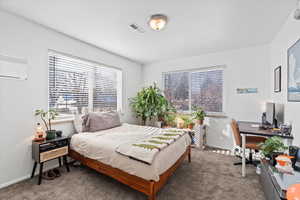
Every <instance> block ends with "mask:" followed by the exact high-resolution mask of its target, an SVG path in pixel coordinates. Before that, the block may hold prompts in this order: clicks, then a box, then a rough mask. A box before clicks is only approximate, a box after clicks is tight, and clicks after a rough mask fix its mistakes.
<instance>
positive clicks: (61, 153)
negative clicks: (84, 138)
mask: <svg viewBox="0 0 300 200" xmlns="http://www.w3.org/2000/svg"><path fill="white" fill-rule="evenodd" d="M69 141H70V137H58V138H55V139H53V140H45V141H41V142H35V141H33V142H32V158H33V160H34V165H33V169H32V173H31V178H33V177H34V174H35V170H36V167H37V165H38V164H40V172H39V179H38V185H40V184H41V182H42V174H43V167H44V163H45V162H47V161H50V160H53V159H58V161H59V166H61V158H63V162H64V165H65V166H66V169H67V171H68V172H69V171H70V169H69V166H68V162H67V155H68V154H69Z"/></svg>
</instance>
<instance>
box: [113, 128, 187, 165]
mask: <svg viewBox="0 0 300 200" xmlns="http://www.w3.org/2000/svg"><path fill="white" fill-rule="evenodd" d="M185 134H187V132H186V131H184V130H182V129H174V128H172V129H159V131H158V132H156V133H155V134H152V135H151V136H149V137H147V138H144V139H140V140H138V141H137V140H134V141H132V142H129V143H124V144H121V145H119V146H118V147H117V148H116V152H118V153H120V154H122V155H125V156H128V157H130V158H132V159H135V160H138V161H141V162H144V163H147V164H150V165H151V164H152V162H153V160H154V159H155V157H156V155H157V154H158V153H159V152H160V151H161V150H162V149H164V148H167V147H168V146H169V145H170V144H172V143H174V142H176V140H178V139H179V138H180V137H182V136H183V135H185Z"/></svg>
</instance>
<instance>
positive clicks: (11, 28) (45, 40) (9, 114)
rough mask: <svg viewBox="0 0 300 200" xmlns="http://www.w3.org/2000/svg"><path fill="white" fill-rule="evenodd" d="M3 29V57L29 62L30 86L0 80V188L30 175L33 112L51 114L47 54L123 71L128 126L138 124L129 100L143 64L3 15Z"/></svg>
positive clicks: (0, 46)
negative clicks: (52, 52) (50, 51)
mask: <svg viewBox="0 0 300 200" xmlns="http://www.w3.org/2000/svg"><path fill="white" fill-rule="evenodd" d="M0 27H1V31H0V54H4V55H8V56H12V57H19V58H25V59H28V62H29V72H28V73H29V75H28V80H26V81H16V80H4V79H0V124H1V126H0V127H1V131H0V171H1V173H0V188H1V187H3V186H5V185H7V184H9V183H13V182H15V181H17V180H21V179H24V178H27V177H28V176H29V174H30V172H31V169H32V165H33V162H32V159H31V139H32V137H33V133H34V128H35V122H36V121H35V117H34V110H35V109H37V108H47V104H48V103H47V102H48V79H47V78H48V65H47V62H48V58H47V53H48V49H53V50H56V51H59V52H64V53H67V54H71V55H74V56H78V57H81V58H85V59H88V60H91V61H96V62H99V63H103V64H107V65H110V66H115V67H118V68H121V69H123V82H124V91H123V92H124V98H123V100H125V102H124V105H125V106H124V113H125V115H124V116H123V121H127V122H135V118H134V117H132V116H131V113H130V110H129V107H128V97H132V96H134V95H135V94H136V92H137V90H138V88H139V87H140V84H141V79H140V78H139V77H140V76H141V66H140V65H139V64H137V63H134V62H132V61H129V60H127V59H124V58H122V57H119V56H116V55H114V54H111V53H108V52H106V51H103V50H101V49H98V48H96V47H93V46H90V45H88V44H85V43H83V42H80V41H78V40H75V39H72V38H70V37H67V36H65V35H63V34H59V33H57V32H54V31H52V30H49V29H46V28H44V27H41V26H39V25H36V24H33V23H31V22H28V21H26V20H23V19H22V18H19V17H15V16H13V15H10V14H7V13H5V12H2V11H0ZM99 37H101V35H99ZM57 129H62V130H64V132H65V134H69V133H71V132H73V127H72V124H71V123H69V124H59V127H58V128H57Z"/></svg>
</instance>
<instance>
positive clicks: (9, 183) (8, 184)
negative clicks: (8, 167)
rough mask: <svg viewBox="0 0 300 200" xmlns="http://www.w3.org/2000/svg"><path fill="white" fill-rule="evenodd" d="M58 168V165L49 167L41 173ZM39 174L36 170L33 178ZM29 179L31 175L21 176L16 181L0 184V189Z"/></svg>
mask: <svg viewBox="0 0 300 200" xmlns="http://www.w3.org/2000/svg"><path fill="white" fill-rule="evenodd" d="M57 167H59V164H56V165H52V166H49V167H46V168H45V169H44V170H43V171H48V170H50V169H54V168H57ZM38 174H39V172H38V170H37V171H36V172H35V174H34V175H35V176H37V175H38ZM30 177H31V174H28V175H26V176H23V177H20V178H17V179H14V180H11V181H8V182H6V183H2V184H0V189H2V188H5V187H8V186H10V185H13V184H16V183H19V182H21V181H24V180H27V179H29V178H30Z"/></svg>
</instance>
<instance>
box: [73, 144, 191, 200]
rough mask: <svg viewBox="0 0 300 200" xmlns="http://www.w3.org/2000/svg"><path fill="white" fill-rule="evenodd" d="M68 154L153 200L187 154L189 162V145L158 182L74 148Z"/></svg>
mask: <svg viewBox="0 0 300 200" xmlns="http://www.w3.org/2000/svg"><path fill="white" fill-rule="evenodd" d="M69 156H70V157H71V158H73V159H75V160H78V161H80V162H81V163H82V164H83V165H86V166H88V167H90V168H92V169H94V170H96V171H97V172H100V173H102V174H105V175H108V176H110V177H112V178H114V179H116V180H118V181H119V182H121V183H123V184H126V185H128V186H129V187H131V188H133V189H135V190H137V191H140V192H142V193H144V194H146V195H147V196H148V199H149V200H155V199H156V193H157V192H158V191H159V190H160V189H161V188H162V187H163V186H164V185H165V184H166V182H167V180H168V178H169V177H170V176H171V175H172V174H173V173H174V171H175V170H176V169H177V168H178V167H179V165H180V164H181V163H182V161H183V160H184V159H185V158H186V157H187V156H188V161H189V162H191V146H188V147H187V149H186V151H185V152H184V153H183V154H182V155H181V156H180V158H179V159H178V160H177V161H176V162H175V163H174V165H173V166H172V167H170V168H169V169H168V170H167V171H166V172H164V173H163V174H161V175H160V177H159V181H158V182H156V181H152V180H151V181H149V180H145V179H143V178H140V177H138V176H134V175H131V174H128V173H126V172H124V171H122V170H120V169H117V168H114V167H111V166H109V165H106V164H103V163H101V162H99V161H97V160H93V159H90V158H86V157H84V156H83V155H81V154H79V153H77V152H76V151H74V150H70V152H69Z"/></svg>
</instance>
